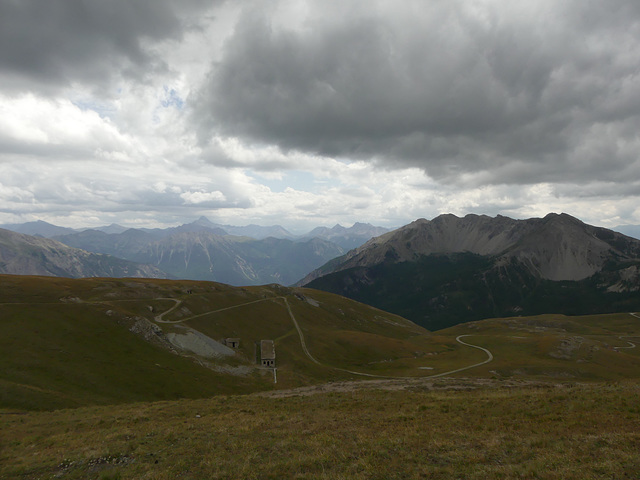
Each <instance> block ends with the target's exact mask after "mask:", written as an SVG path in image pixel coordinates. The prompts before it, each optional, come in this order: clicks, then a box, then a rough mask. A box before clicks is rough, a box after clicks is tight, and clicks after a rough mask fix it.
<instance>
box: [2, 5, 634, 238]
mask: <svg viewBox="0 0 640 480" xmlns="http://www.w3.org/2000/svg"><path fill="white" fill-rule="evenodd" d="M639 44H640V2H638V1H637V0H606V1H605V0H601V1H598V0H595V1H584V0H564V1H562V2H558V1H557V0H474V1H471V0H428V1H426V0H416V1H413V0H389V1H385V0H379V1H376V0H363V1H357V0H353V1H352V0H343V1H339V2H338V1H331V0H330V1H322V2H321V1H302V0H290V1H289V0H270V1H252V0H246V1H241V2H240V1H234V2H227V1H222V0H220V1H211V0H208V1H203V0H180V1H178V0H47V1H42V0H0V223H22V222H27V221H33V220H38V219H40V220H45V221H48V222H50V223H54V224H56V225H62V226H68V227H87V226H89V227H91V226H100V225H107V224H111V223H119V224H122V225H125V226H133V227H135V226H145V227H166V226H172V225H177V224H181V223H187V222H189V221H193V220H195V219H196V218H198V217H199V216H201V215H204V216H206V217H207V218H209V219H210V220H212V221H214V222H219V223H223V224H231V225H246V224H249V223H256V224H260V225H273V224H279V225H283V226H285V227H286V228H288V229H290V230H292V231H294V232H296V231H297V232H304V231H308V230H310V229H311V228H313V227H315V226H318V225H326V226H332V225H334V224H336V223H340V224H342V225H344V226H349V225H351V224H353V223H354V222H369V223H372V224H374V225H380V226H386V227H395V226H401V225H404V224H406V223H409V222H411V221H413V220H415V219H417V218H428V219H430V218H433V217H435V216H437V215H439V214H442V213H453V214H455V215H458V216H463V215H466V214H468V213H475V214H486V215H491V216H494V215H497V214H501V215H506V216H510V217H512V218H530V217H542V216H544V215H546V214H547V213H549V212H557V213H560V212H566V213H569V214H571V215H574V216H576V217H578V218H580V219H581V220H583V221H585V222H587V223H590V224H594V225H600V226H605V227H613V226H616V225H622V224H640V45H639Z"/></svg>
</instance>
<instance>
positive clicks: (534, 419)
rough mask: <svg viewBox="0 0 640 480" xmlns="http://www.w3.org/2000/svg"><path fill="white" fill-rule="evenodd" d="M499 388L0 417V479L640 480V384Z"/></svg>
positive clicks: (433, 387) (431, 387)
mask: <svg viewBox="0 0 640 480" xmlns="http://www.w3.org/2000/svg"><path fill="white" fill-rule="evenodd" d="M501 384H502V382H494V383H493V384H489V385H487V382H484V383H483V385H484V386H479V385H480V383H474V382H473V381H460V382H459V384H458V388H460V390H458V389H456V384H455V383H453V382H452V381H451V380H449V381H444V380H443V381H439V382H435V383H434V382H432V383H430V384H428V383H426V382H425V383H424V384H423V386H422V387H420V386H419V385H417V384H413V385H412V386H411V390H412V391H407V390H402V391H383V390H355V391H348V392H341V393H323V394H317V395H312V396H290V397H286V398H263V397H257V396H240V397H217V398H213V399H209V400H189V401H187V400H183V401H177V402H161V403H152V404H133V405H127V406H120V407H92V408H82V409H76V410H65V411H57V412H49V413H29V414H26V415H0V444H1V445H3V449H2V451H1V453H0V465H1V466H0V477H2V478H24V479H35V478H52V477H54V476H59V477H61V478H68V479H80V478H83V479H84V478H87V479H100V478H103V479H104V478H136V479H158V480H162V479H173V478H194V479H195V478H256V479H257V478H301V479H302V478H327V479H337V478H356V479H357V478H362V479H364V478H367V479H370V478H374V479H375V478H379V479H383V478H384V479H387V478H443V479H444V478H447V479H448V478H466V479H485V478H504V479H516V478H522V479H525V478H526V479H531V478H541V479H596V478H635V477H636V476H637V473H638V472H639V471H640V455H639V454H638V451H640V450H639V449H640V406H639V405H638V403H637V398H638V394H640V386H639V385H638V384H637V383H624V384H599V385H551V384H532V385H529V386H524V385H523V386H520V387H513V386H512V387H511V388H507V387H500V385H501Z"/></svg>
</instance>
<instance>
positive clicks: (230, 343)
mask: <svg viewBox="0 0 640 480" xmlns="http://www.w3.org/2000/svg"><path fill="white" fill-rule="evenodd" d="M224 344H225V345H226V346H227V347H229V348H233V349H234V350H237V349H238V348H239V347H240V339H239V338H225V339H224Z"/></svg>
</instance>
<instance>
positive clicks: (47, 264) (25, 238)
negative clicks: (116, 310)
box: [0, 229, 167, 278]
mask: <svg viewBox="0 0 640 480" xmlns="http://www.w3.org/2000/svg"><path fill="white" fill-rule="evenodd" d="M0 273H8V274H18V275H46V276H55V277H71V278H79V277H147V278H166V277H167V275H166V274H165V273H164V272H162V271H160V270H159V269H157V268H155V267H152V266H150V265H140V264H137V263H135V262H131V261H128V260H123V259H121V258H116V257H113V256H111V255H102V254H97V253H90V252H87V251H85V250H81V249H79V248H72V247H69V246H67V245H64V244H62V243H60V242H57V241H55V240H52V239H48V238H42V237H34V236H31V235H24V234H21V233H16V232H12V231H10V230H5V229H0Z"/></svg>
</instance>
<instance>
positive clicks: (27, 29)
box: [0, 0, 206, 91]
mask: <svg viewBox="0 0 640 480" xmlns="http://www.w3.org/2000/svg"><path fill="white" fill-rule="evenodd" d="M205 3H206V2H204V0H187V1H181V2H174V1H171V0H134V1H130V0H46V1H40V0H0V79H1V80H2V82H3V89H4V90H5V91H7V90H8V89H12V90H22V89H32V90H38V91H46V90H55V89H56V88H58V87H60V86H68V85H70V84H71V83H74V82H78V83H89V84H90V85H92V86H98V85H104V84H105V83H106V82H107V81H108V79H109V78H111V76H112V75H113V74H114V73H117V74H121V75H124V76H125V77H129V78H134V79H138V80H139V79H141V78H143V77H144V75H147V74H150V73H152V72H153V71H158V70H161V69H164V68H166V65H164V64H163V63H162V61H161V60H159V59H158V58H156V57H154V56H153V55H152V54H150V53H149V52H148V51H147V50H146V49H145V48H144V46H143V43H142V42H144V41H148V42H158V41H162V40H164V39H168V38H180V36H181V35H182V33H183V31H184V28H186V27H187V25H186V23H185V17H184V15H186V14H192V13H195V12H197V11H199V9H201V8H202V7H203V6H204V5H205Z"/></svg>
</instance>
